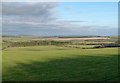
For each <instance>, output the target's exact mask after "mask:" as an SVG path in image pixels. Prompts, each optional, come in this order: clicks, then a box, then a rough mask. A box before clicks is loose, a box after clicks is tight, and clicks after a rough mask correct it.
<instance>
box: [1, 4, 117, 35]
mask: <svg viewBox="0 0 120 83" xmlns="http://www.w3.org/2000/svg"><path fill="white" fill-rule="evenodd" d="M0 19H1V18H0ZM2 34H3V35H35V36H69V35H80V36H83V35H84V36H88V35H97V36H98V35H99V36H115V35H117V34H118V3H117V2H37V3H35V2H34V3H33V2H3V4H2Z"/></svg>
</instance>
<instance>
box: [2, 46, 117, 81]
mask: <svg viewBox="0 0 120 83" xmlns="http://www.w3.org/2000/svg"><path fill="white" fill-rule="evenodd" d="M117 55H118V49H117V48H100V49H80V48H70V47H60V46H31V47H10V48H7V49H4V50H3V55H2V60H3V81H117V80H118V56H117Z"/></svg>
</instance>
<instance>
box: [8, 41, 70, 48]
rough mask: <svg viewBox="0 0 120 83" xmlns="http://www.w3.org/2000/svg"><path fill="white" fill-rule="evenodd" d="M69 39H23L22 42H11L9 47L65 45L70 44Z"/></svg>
mask: <svg viewBox="0 0 120 83" xmlns="http://www.w3.org/2000/svg"><path fill="white" fill-rule="evenodd" d="M71 43H72V42H70V41H48V40H47V41H46V40H39V41H24V42H11V44H10V47H25V46H42V45H57V46H59V45H60V46H61V45H66V44H71Z"/></svg>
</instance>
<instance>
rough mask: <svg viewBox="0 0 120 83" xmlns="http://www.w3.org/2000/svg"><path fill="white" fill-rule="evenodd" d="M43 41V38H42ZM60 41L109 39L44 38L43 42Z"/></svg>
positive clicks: (104, 38) (103, 38)
mask: <svg viewBox="0 0 120 83" xmlns="http://www.w3.org/2000/svg"><path fill="white" fill-rule="evenodd" d="M40 39H41V38H40ZM40 39H32V40H40ZM46 39H47V40H58V41H70V40H98V39H102V40H106V39H109V38H106V37H94V38H44V39H43V40H46Z"/></svg>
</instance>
